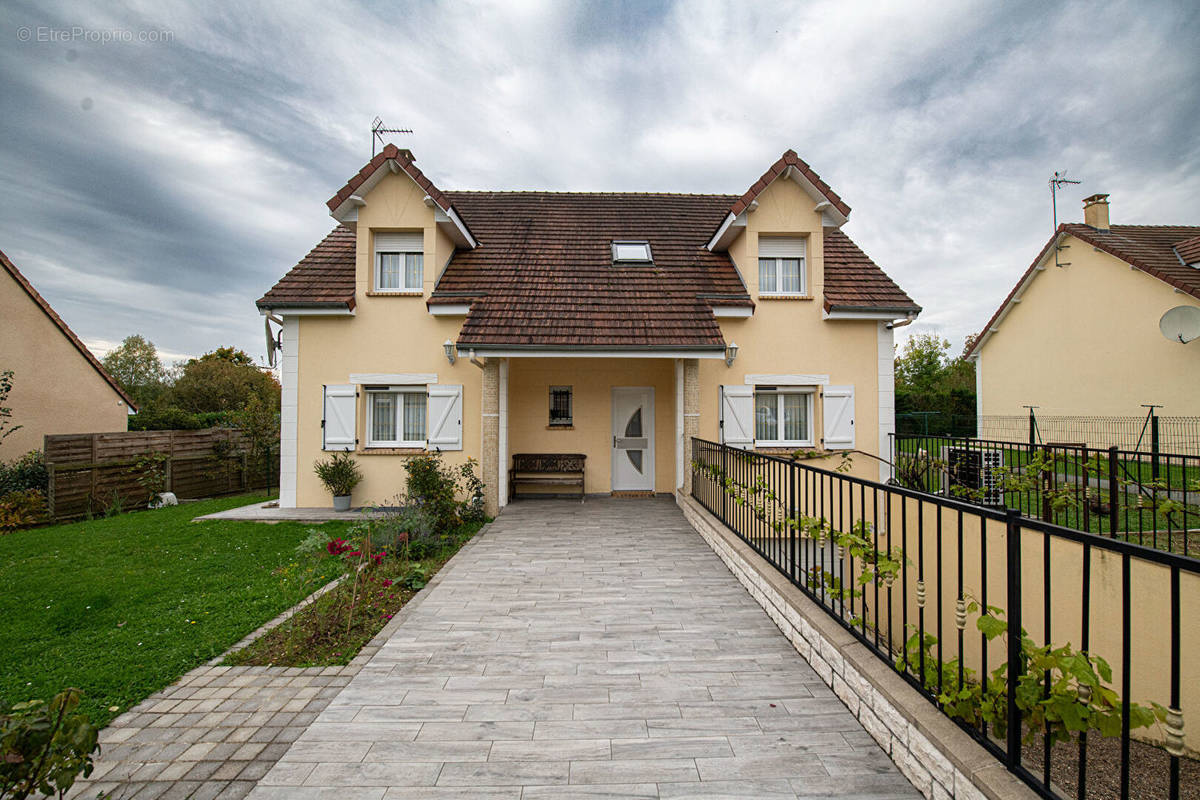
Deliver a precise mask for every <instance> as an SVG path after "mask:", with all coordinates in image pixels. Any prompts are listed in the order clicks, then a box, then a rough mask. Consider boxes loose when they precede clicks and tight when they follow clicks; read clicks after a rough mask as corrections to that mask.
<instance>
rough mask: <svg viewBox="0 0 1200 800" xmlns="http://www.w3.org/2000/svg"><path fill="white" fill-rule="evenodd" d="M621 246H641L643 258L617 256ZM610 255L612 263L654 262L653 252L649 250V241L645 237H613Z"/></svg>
mask: <svg viewBox="0 0 1200 800" xmlns="http://www.w3.org/2000/svg"><path fill="white" fill-rule="evenodd" d="M622 247H641V248H644V252H645V254H646V255H645V257H644V258H628V257H626V258H621V257H619V256H618V252H619V249H620V248H622ZM612 257H613V263H614V264H652V263H654V254H653V253H651V252H650V242H648V241H646V240H645V239H614V240H613V243H612Z"/></svg>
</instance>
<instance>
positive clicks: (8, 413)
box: [0, 369, 21, 441]
mask: <svg viewBox="0 0 1200 800" xmlns="http://www.w3.org/2000/svg"><path fill="white" fill-rule="evenodd" d="M12 387H13V371H12V370H11V369H6V370H0V441H4V439H6V438H7V437H8V435H9V434H10V433H16V432H17V430H18V429H20V427H21V426H20V425H13V424H12V409H11V408H9V407H8V406H6V405H4V403H5V402H6V401H7V400H8V393H9V392H11V391H12Z"/></svg>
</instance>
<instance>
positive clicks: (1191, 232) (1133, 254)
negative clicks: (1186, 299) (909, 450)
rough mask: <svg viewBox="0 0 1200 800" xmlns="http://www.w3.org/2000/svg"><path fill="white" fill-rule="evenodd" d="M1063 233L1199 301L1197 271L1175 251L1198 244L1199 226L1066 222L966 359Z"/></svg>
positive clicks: (1026, 273)
mask: <svg viewBox="0 0 1200 800" xmlns="http://www.w3.org/2000/svg"><path fill="white" fill-rule="evenodd" d="M1064 233H1065V234H1070V235H1072V236H1074V237H1075V238H1077V239H1079V240H1080V241H1082V242H1085V243H1086V244H1090V245H1091V246H1092V247H1095V248H1096V249H1097V250H1101V251H1103V252H1105V253H1108V254H1109V255H1112V256H1116V257H1117V258H1119V259H1121V260H1122V261H1124V262H1125V263H1126V264H1129V265H1130V266H1132V267H1136V268H1137V269H1140V270H1142V271H1143V272H1145V273H1147V274H1150V275H1153V276H1154V277H1156V278H1158V279H1159V280H1161V281H1163V282H1164V283H1167V284H1169V285H1171V286H1174V287H1175V288H1176V289H1178V290H1179V291H1181V292H1185V293H1186V294H1190V295H1191V296H1192V297H1197V298H1200V269H1196V268H1195V267H1189V266H1187V265H1186V264H1184V263H1182V262H1181V261H1180V258H1181V256H1182V253H1179V250H1178V247H1179V246H1183V247H1184V249H1185V250H1188V249H1189V248H1190V247H1192V246H1193V242H1194V241H1200V226H1196V225H1113V226H1111V227H1110V228H1109V229H1108V230H1106V231H1104V230H1100V229H1098V228H1093V227H1092V226H1091V225H1084V224H1082V223H1079V222H1069V223H1067V222H1065V223H1063V224H1061V225H1059V226H1058V230H1057V231H1056V232H1055V234H1054V236H1052V237H1051V238H1050V241H1048V242H1046V246H1045V247H1043V248H1042V250H1041V252H1040V253H1038V255H1037V258H1035V259H1034V260H1033V263H1032V264H1030V265H1029V267H1028V268H1027V269H1026V270H1025V272H1024V273H1022V274H1021V278H1020V280H1018V281H1017V283H1016V285H1015V286H1013V288H1012V291H1011V292H1009V293H1008V296H1007V297H1005V298H1004V302H1003V303H1001V304H1000V307H999V308H997V309H996V313H994V314H992V316H991V319H989V320H988V321H987V324H986V325H984V326H983V329H982V330H981V331H980V333H981V334H983V335H981V336H979V337H978V338H977V339H976V340H975V344H974V345H973V346H972V347H971V349H970V350H969V351H968V352H967V355H968V356H969V355H972V354H974V353H975V352H977V351H978V350H979V348H980V347H981V346H982V345H983V343H984V341H985V340H986V339H987V336H986V334H987V332H988V331H989V330H991V329H992V326H994V325H995V324H996V321H997V320H998V319H999V318H1000V315H1001V314H1002V313H1003V312H1004V309H1006V308H1008V306H1009V303H1011V302H1012V300H1013V298H1014V297H1016V295H1017V292H1018V291H1019V290H1020V288H1021V286H1023V285H1024V284H1025V281H1026V280H1027V279H1028V278H1029V276H1030V275H1031V274H1032V273H1033V271H1034V269H1036V268H1037V265H1038V263H1040V262H1041V260H1042V259H1043V258H1044V257H1045V255H1046V253H1048V252H1050V248H1051V247H1052V246H1053V245H1054V243H1055V242H1056V241H1057V240H1058V237H1059V235H1061V234H1064ZM1198 249H1200V248H1198Z"/></svg>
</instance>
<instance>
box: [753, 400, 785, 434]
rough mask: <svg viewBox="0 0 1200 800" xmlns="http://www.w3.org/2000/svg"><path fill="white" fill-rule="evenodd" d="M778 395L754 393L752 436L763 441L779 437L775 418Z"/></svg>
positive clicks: (777, 421)
mask: <svg viewBox="0 0 1200 800" xmlns="http://www.w3.org/2000/svg"><path fill="white" fill-rule="evenodd" d="M777 401H778V397H777V396H776V395H773V394H756V395H754V438H755V439H761V440H763V441H775V440H777V439H778V438H779V420H778V418H777V414H778V407H777V405H776V403H777Z"/></svg>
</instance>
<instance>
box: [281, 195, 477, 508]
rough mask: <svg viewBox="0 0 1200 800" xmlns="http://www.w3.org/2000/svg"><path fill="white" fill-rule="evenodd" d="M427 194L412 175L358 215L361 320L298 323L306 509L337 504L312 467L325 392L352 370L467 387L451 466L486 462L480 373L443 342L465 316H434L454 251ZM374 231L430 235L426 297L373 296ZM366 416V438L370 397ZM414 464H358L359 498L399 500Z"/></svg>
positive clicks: (382, 458) (384, 458)
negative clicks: (432, 297)
mask: <svg viewBox="0 0 1200 800" xmlns="http://www.w3.org/2000/svg"><path fill="white" fill-rule="evenodd" d="M424 196H425V193H424V192H423V191H422V190H421V189H420V187H418V186H417V185H416V183H414V182H413V181H412V179H411V178H409V177H408V176H407V175H405V174H403V173H402V174H399V175H394V174H393V175H388V176H386V177H385V178H383V180H381V181H380V182H379V183H378V184H377V185H376V186H375V187H374V188H373V189H372V190H371V191H370V193H368V194H367V195H366V197H365V198H364V199H365V200H366V201H367V204H366V205H365V206H363V207H362V208H360V209H359V211H358V227H357V244H356V264H357V269H356V271H355V272H356V285H355V297H356V302H357V305H356V306H355V309H354V316H352V317H310V316H303V317H299V321H300V325H299V330H300V344H299V364H298V370H299V377H298V380H299V396H298V398H297V402H298V407H297V411H298V416H297V426H298V427H297V433H298V438H297V465H296V466H297V469H296V503H297V505H299V506H301V507H305V506H316V507H323V506H328V505H330V502H331V500H330V496H329V493H328V492H327V491H326V490H325V487H324V486H322V485H321V482H320V481H319V480H317V476H316V475H314V474H313V469H312V465H313V462H314V461H315V460H317V459H319V458H322V457H324V456H325V455H327V454H326V453H323V452H322V451H321V417H322V413H323V409H322V386H324V385H326V384H345V383H347V382H348V380H349V375H350V374H351V373H367V372H382V373H436V374H437V376H438V382H439V383H446V384H462V386H463V450H461V451H455V452H450V453H447V454H446V457H445V461H446V463H448V464H460V463H462V462H463V461H465V460H466V458H467V456H474V457H475V458H478V457H479V440H480V411H481V410H480V407H479V397H480V383H481V371H480V370H479V369H478V368H477V367H475V366H474V365H472V364H471V363H470V362H469V361H468V360H467V359H465V358H460V359H458V360H457V361H456V362H455V363H454V365H453V366H451V365H450V363H449V362H447V361H446V356H445V354H444V352H443V350H442V343H443V342H445V341H446V340H447V339H450V340H451V341H454V340H455V339H456V338H457V337H458V330H459V328H460V327H461V326H462V318H460V317H450V318H446V317H433V316H431V315H430V314H429V312H428V311H427V310H426V307H425V300H426V298H428V297H429V294H430V293H431V292H432V291H433V287H434V284H435V283H436V282H437V277H438V275H439V274H440V273H441V270H442V267H443V266H444V265H445V263H446V260H447V259H448V258H449V257H450V254H451V253H452V252H453V250H454V245H453V244H452V243H451V242H450V240H449V238H447V237H446V236H445V234H443V233H442V232H441V231H439V230H438V229H437V226H436V225H435V223H434V216H433V210H432V209H430V208H428V207H427V206H426V205H425V204H424V202H423V198H424ZM374 229H382V230H415V229H421V230H423V231H424V233H425V259H424V262H425V278H424V292H423V294H422V295H421V296H388V297H380V296H376V297H372V296H370V295H369V292H370V291H371V287H372V285H373V280H374V272H373V270H374V244H373V239H372V236H371V233H372V230H374ZM360 394H361V393H360ZM357 417H358V432H359V433H358V435H359V439H360V441H361V442H365V441H366V430H365V420H366V417H365V413H364V399H363V398H362V397H361V396H360V398H359V411H358V415H357ZM405 461H406V459H405V458H404V457H402V456H395V455H374V454H371V455H363V456H362V457H360V458H358V463H359V466H360V467H361V468H362V471H363V473H364V476H365V477H364V480H363V482H362V483H361V484H359V486H358V488H357V489H355V490H354V496H353V497H354V499H353V502H354V503H355V504H356V505H358V504H363V503H383V502H385V501H389V500H393V499H394V498H395V497H396V495H397V494H398V493H399V492H400V491H401V490H402V489H403V487H404V480H405V477H406V475H407V473H405V471H404V462H405Z"/></svg>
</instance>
